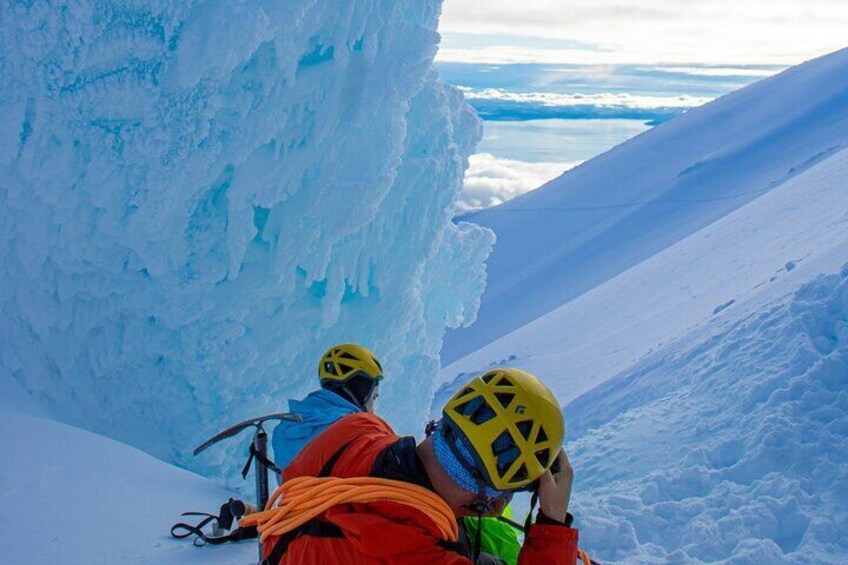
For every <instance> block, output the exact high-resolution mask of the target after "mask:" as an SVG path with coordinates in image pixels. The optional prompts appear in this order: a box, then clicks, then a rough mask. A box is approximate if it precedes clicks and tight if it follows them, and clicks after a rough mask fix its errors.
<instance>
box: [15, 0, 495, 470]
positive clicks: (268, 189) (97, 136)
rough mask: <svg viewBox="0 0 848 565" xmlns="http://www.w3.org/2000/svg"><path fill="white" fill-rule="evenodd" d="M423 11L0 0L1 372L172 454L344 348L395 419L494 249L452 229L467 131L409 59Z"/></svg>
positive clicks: (424, 31)
mask: <svg viewBox="0 0 848 565" xmlns="http://www.w3.org/2000/svg"><path fill="white" fill-rule="evenodd" d="M440 8H441V1H440V0H350V1H347V2H335V1H332V0H287V1H285V2H279V1H272V0H268V1H257V0H252V1H250V2H232V1H228V0H220V1H215V0H210V1H195V2H191V1H184V2H166V1H164V0H162V1H156V0H139V1H134V2H101V1H94V0H79V1H75V2H48V1H35V2H28V3H23V2H19V3H11V4H10V3H4V4H3V6H2V8H0V10H2V12H1V13H0V41H1V42H2V52H3V57H2V58H0V70H2V77H3V80H2V84H0V136H1V137H0V269H2V271H0V322H2V334H3V335H2V340H0V371H5V372H8V373H11V374H12V375H13V376H14V377H15V379H16V380H17V381H18V382H20V383H21V384H22V385H23V386H24V387H26V388H27V389H28V390H29V391H30V392H31V393H32V394H33V395H35V396H37V397H38V398H39V399H40V400H42V401H43V402H44V403H46V404H48V405H50V407H51V408H52V410H53V411H54V412H55V413H56V414H57V415H58V416H59V417H61V418H62V419H65V420H68V421H71V422H73V423H76V424H81V425H83V426H85V427H88V428H90V429H93V430H95V431H98V432H102V433H106V434H107V435H110V436H112V437H115V438H118V439H121V440H124V441H128V442H130V443H132V444H134V445H137V446H140V447H142V448H143V449H145V450H148V451H150V452H152V453H154V454H155V455H157V456H160V457H163V458H165V459H169V460H176V461H179V462H182V463H184V464H185V463H190V461H189V459H188V457H187V454H188V453H189V452H190V449H191V447H192V446H193V445H194V444H196V443H197V441H198V440H200V439H202V438H204V437H205V436H208V435H210V434H211V433H212V432H214V431H216V430H217V429H218V428H220V427H221V426H224V425H225V424H228V423H230V422H232V421H234V420H238V419H240V418H242V417H246V416H250V415H255V414H258V413H262V412H265V411H272V410H278V409H284V408H285V405H284V403H283V400H284V399H286V398H288V397H290V396H293V395H295V396H296V395H299V394H303V393H305V392H307V391H308V390H309V389H311V388H313V387H314V386H315V381H314V378H315V362H316V359H317V357H318V355H320V353H321V352H322V350H323V349H324V348H326V347H327V346H328V345H329V344H331V343H332V342H336V341H340V340H355V341H360V342H362V343H364V344H367V345H368V346H370V347H371V348H373V349H374V351H375V352H377V353H378V355H379V356H380V357H381V359H382V360H383V361H385V363H384V365H385V366H386V369H387V374H388V378H387V380H386V383H385V386H384V390H383V395H382V399H381V402H380V405H379V409H380V411H381V412H383V413H384V414H385V415H386V416H388V417H389V419H391V420H392V421H393V422H394V423H395V424H397V425H398V426H397V427H398V428H399V430H400V431H403V432H413V431H417V430H418V428H419V426H420V425H421V424H422V422H423V418H424V416H425V411H426V409H425V407H426V405H427V402H426V397H427V396H429V395H430V394H431V393H432V389H433V386H434V382H435V379H436V375H437V371H438V367H439V360H438V352H439V348H440V344H441V339H442V336H443V334H444V331H445V328H446V327H447V326H451V327H454V326H457V325H459V324H462V323H467V322H469V321H470V320H471V319H473V317H474V316H475V313H476V309H477V305H478V297H479V294H480V293H481V291H482V289H483V286H484V277H485V273H484V267H483V260H484V259H485V257H486V255H487V254H488V252H489V249H490V247H491V244H492V239H493V237H492V236H491V234H490V232H488V231H486V230H484V229H482V228H479V227H476V226H472V225H469V224H465V225H459V226H457V225H454V224H453V223H452V222H451V211H452V209H453V202H454V200H455V197H456V194H457V192H458V190H459V189H460V185H461V178H462V174H463V171H464V169H465V167H466V165H467V156H468V155H469V154H470V153H471V152H472V150H473V147H474V145H475V143H476V141H477V140H478V138H479V135H480V126H479V122H478V120H477V118H476V116H475V115H474V113H473V112H472V111H471V110H470V108H469V107H468V106H467V105H466V104H465V102H464V100H463V98H462V96H461V95H460V93H458V92H457V91H456V90H454V89H452V88H450V87H448V86H446V85H444V84H443V83H442V82H441V81H440V79H439V77H438V76H437V74H436V73H435V72H434V70H433V68H432V59H433V56H434V54H435V51H436V46H437V43H438V35H437V33H436V31H435V30H436V26H437V23H438V16H439V12H440ZM240 451H241V450H239V452H240ZM217 463H218V461H213V460H212V459H207V460H205V461H204V462H203V463H202V464H197V463H194V465H195V466H196V468H200V469H201V470H206V471H209V470H210V469H211V467H212V466H213V465H215V468H216V469H218V468H219V466H218V465H217ZM229 463H230V465H231V464H232V461H229ZM228 468H229V467H228ZM219 472H220V469H219Z"/></svg>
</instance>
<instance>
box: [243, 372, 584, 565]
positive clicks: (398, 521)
mask: <svg viewBox="0 0 848 565" xmlns="http://www.w3.org/2000/svg"><path fill="white" fill-rule="evenodd" d="M564 433H565V429H564V422H563V417H562V413H561V411H560V407H559V404H558V402H557V400H556V398H555V397H554V396H553V394H552V393H551V392H550V390H548V389H547V387H545V385H543V384H542V383H541V382H540V381H539V380H538V379H536V377H534V376H532V375H530V374H528V373H525V372H523V371H519V370H517V369H495V370H492V371H489V372H487V373H485V374H483V375H481V376H479V377H477V378H475V379H473V380H472V381H471V382H470V383H468V384H467V385H466V386H465V387H463V388H462V389H461V390H460V391H459V392H458V393H457V394H455V395H454V396H453V398H452V399H451V400H450V401H449V402H448V403H447V405H446V406H445V408H444V411H443V414H442V419H441V420H440V421H439V422H437V423H434V424H433V425H431V426H429V429H428V436H427V438H426V439H425V440H424V441H423V442H421V443H420V444H419V445H416V444H415V441H414V439H413V438H411V437H399V436H397V435H396V434H395V433H394V432H393V431H392V429H391V427H389V425H388V424H387V423H386V422H385V421H383V420H382V419H381V418H379V417H378V416H376V415H374V414H368V413H356V414H351V415H348V416H345V417H343V418H341V419H340V420H338V421H336V422H335V423H334V424H332V425H331V426H330V427H329V428H327V429H326V430H325V431H324V432H322V433H321V434H320V435H318V436H317V437H316V438H315V439H314V440H312V441H311V442H310V443H309V444H308V445H307V446H306V447H305V448H304V449H303V451H301V453H300V455H299V456H298V457H297V458H296V459H295V460H294V461H293V462H292V463H291V464H290V465H289V466H288V467H286V469H285V470H284V472H283V479H284V480H283V486H281V487H280V491H281V492H280V493H278V496H277V499H272V503H276V504H285V500H286V497H287V493H286V492H283V491H285V489H286V488H287V485H288V486H289V487H294V488H300V487H301V486H303V483H304V482H305V483H309V484H308V485H306V487H305V488H307V490H306V491H304V492H305V493H306V494H307V496H303V495H302V494H303V493H301V496H300V498H297V497H296V496H295V494H294V493H292V492H290V493H289V495H291V496H292V497H295V498H294V499H293V500H296V501H298V502H297V504H295V503H294V502H292V503H291V504H290V506H292V507H290V508H285V509H283V508H270V509H269V510H268V511H266V512H264V513H260V514H258V515H254V516H252V517H249V518H248V519H245V521H243V522H245V524H243V525H258V529H259V532H260V533H263V532H265V533H264V541H265V543H264V545H263V557H264V561H263V564H264V565H294V564H297V565H319V564H320V565H324V564H330V563H341V564H351V565H378V564H380V565H395V564H396V565H432V564H447V565H471V564H472V563H475V562H478V561H477V558H478V556H479V539H478V540H477V544H475V543H474V542H473V541H469V540H462V539H456V531H457V530H456V523H455V522H456V517H460V516H495V515H499V514H500V513H501V511H502V510H503V508H504V506H505V505H506V504H507V503H508V502H509V500H510V498H511V496H512V493H513V492H515V491H518V490H537V492H538V497H539V503H540V511H539V513H538V515H537V517H536V520H535V523H534V524H533V525H532V526H531V527H530V529H529V531H528V532H527V535H526V537H525V541H524V545H523V547H522V550H521V554H520V556H519V561H518V563H519V565H542V564H545V565H548V564H550V565H573V564H575V563H576V562H577V557H578V549H577V530H575V529H572V528H571V521H572V520H573V518H572V516H571V514H569V513H568V502H569V498H570V495H571V485H572V480H573V470H572V468H571V465H570V463H569V461H568V458H567V457H566V454H565V451H564V450H563V449H562V447H561V445H562V441H563V437H564ZM552 471H553V472H552ZM308 477H329V478H328V479H324V480H323V482H322V481H316V480H314V479H308ZM361 477H372V479H362V478H361ZM385 479H390V480H389V481H385ZM346 480H347V481H346ZM369 481H371V482H373V483H375V484H374V485H371V486H366V487H363V486H362V484H364V483H368V482H369ZM299 482H300V483H301V485H300V486H298V483H299ZM313 483H320V484H317V485H316V486H313V487H310V486H309V485H311V484H313ZM347 483H356V486H351V485H350V484H347ZM377 483H379V484H385V485H392V486H393V488H394V487H395V486H396V487H397V488H395V489H394V490H395V491H400V493H401V494H396V495H395V498H391V497H387V495H385V494H380V493H379V490H380V488H382V487H378V486H377ZM328 484H332V485H334V486H333V489H334V490H333V492H342V490H344V489H347V492H348V495H344V494H340V495H338V496H336V495H332V496H331V495H324V493H323V492H322V491H321V490H315V492H314V494H313V493H311V491H309V490H308V488H313V489H320V488H325V485H328ZM326 488H330V487H326ZM406 491H409V492H406ZM325 492H326V491H325ZM374 492H377V494H373V493H374ZM351 493H359V494H358V496H359V498H355V497H354V496H352V495H351ZM369 493H371V494H369ZM433 493H435V494H436V495H438V496H433ZM345 496H347V498H345ZM410 496H412V497H413V498H414V497H417V498H415V500H421V501H422V502H420V503H410V502H409V501H408V500H407V498H409V497H410ZM363 499H365V500H367V501H366V502H362V500H363ZM352 500H357V501H356V502H351V501H352ZM280 501H283V502H280ZM428 501H435V504H433V503H432V502H428ZM428 504H430V505H431V506H427V505H428ZM298 505H300V506H310V507H312V508H311V509H312V514H303V515H302V516H299V515H298V514H297V512H298V509H297V508H293V507H294V506H298ZM269 506H270V505H269ZM439 508H441V509H442V514H439V513H438V510H439ZM275 511H277V514H275ZM280 512H282V513H284V514H285V516H282V515H280ZM316 512H319V513H317V514H316ZM313 516H314V517H313ZM434 516H436V518H439V517H440V516H441V517H445V516H447V519H446V520H445V519H442V520H441V521H439V520H437V519H435V518H434ZM283 518H284V519H285V520H283ZM275 521H276V525H275ZM445 522H452V524H447V525H445ZM281 524H283V526H281ZM285 524H294V525H292V526H287V525H285ZM451 527H452V529H453V535H452V536H451V535H450V530H451ZM274 528H276V529H274ZM272 531H274V532H276V534H275V535H270V534H271V532H272ZM446 531H447V532H448V533H447V534H445V532H446ZM446 536H447V538H446ZM448 538H450V539H448ZM480 562H483V561H482V560H481V561H480ZM492 562H497V561H492Z"/></svg>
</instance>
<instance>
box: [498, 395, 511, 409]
mask: <svg viewBox="0 0 848 565" xmlns="http://www.w3.org/2000/svg"><path fill="white" fill-rule="evenodd" d="M495 398H497V399H498V402H500V403H501V406H503V407H504V408H507V407H508V406H509V404H510V402H512V399H513V398H515V394H513V393H511V392H496V393H495Z"/></svg>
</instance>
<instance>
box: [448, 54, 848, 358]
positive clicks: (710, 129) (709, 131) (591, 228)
mask: <svg viewBox="0 0 848 565" xmlns="http://www.w3.org/2000/svg"><path fill="white" fill-rule="evenodd" d="M846 146H848V50H844V51H840V52H837V53H834V54H831V55H828V56H826V57H822V58H820V59H817V60H814V61H811V62H809V63H807V64H804V65H800V66H798V67H794V68H792V69H789V70H787V71H785V72H784V73H782V74H780V75H778V76H775V77H771V78H768V79H766V80H763V81H761V82H759V83H757V84H754V85H751V86H750V87H747V88H745V89H742V90H740V91H737V92H734V93H732V94H729V95H727V96H724V97H722V98H720V99H719V100H717V101H715V102H713V103H710V104H707V105H706V106H703V107H700V108H697V109H694V110H691V111H689V112H688V113H686V114H684V115H683V116H680V117H678V118H675V119H674V120H672V121H671V122H668V123H666V124H663V125H661V126H659V127H657V128H654V129H652V130H650V131H648V132H646V133H644V134H642V135H640V136H638V137H636V138H634V139H632V140H630V141H629V142H627V143H625V144H623V145H621V146H619V147H617V148H615V149H613V150H611V151H609V152H608V153H606V154H604V155H601V156H599V157H597V158H595V159H592V160H591V161H589V162H587V163H584V164H583V165H582V166H580V167H577V168H576V169H573V170H571V171H569V172H567V173H566V174H564V175H563V176H562V177H560V178H558V179H556V180H554V181H551V182H550V183H548V184H547V185H545V186H544V187H542V188H540V189H538V190H536V191H533V192H531V193H528V194H526V195H524V196H522V197H520V198H516V199H514V200H512V201H510V202H508V203H506V204H504V205H501V206H498V207H496V208H492V209H488V210H484V211H481V212H478V213H474V214H471V215H468V216H466V217H465V218H466V219H470V220H471V221H473V222H476V223H479V224H480V225H484V226H487V227H490V228H492V229H493V230H494V231H495V233H496V235H497V238H498V239H497V244H496V245H495V249H494V252H493V254H492V256H491V257H490V259H489V261H488V280H487V287H486V290H485V292H484V294H483V297H482V304H481V308H480V312H479V316H478V319H477V322H476V323H475V324H474V325H472V326H471V327H468V328H462V329H459V330H456V331H451V332H449V333H448V335H447V337H446V340H445V347H444V348H443V350H442V358H443V362H444V363H445V365H447V364H450V363H451V362H453V361H456V360H457V359H459V358H461V357H462V356H464V355H467V354H469V353H471V352H473V351H475V350H477V349H479V348H480V347H483V346H484V345H486V344H487V343H490V342H492V341H494V340H495V339H497V338H499V337H501V336H503V335H506V334H508V333H509V332H511V331H513V330H516V329H518V328H519V327H521V326H523V325H524V324H527V323H529V322H531V321H532V320H534V319H536V318H538V317H539V316H542V315H544V314H546V313H547V312H550V311H551V310H553V309H554V308H556V307H558V306H561V305H563V304H565V303H567V302H569V301H570V300H573V299H575V298H576V297H578V296H580V295H581V294H583V293H585V292H587V291H589V290H590V289H592V288H594V287H596V286H598V285H600V284H602V283H603V282H604V281H607V280H609V279H611V278H612V277H614V276H616V275H617V274H619V273H621V272H623V271H625V270H627V269H628V268H630V267H632V266H634V265H636V264H638V263H640V262H641V261H644V260H645V259H648V258H649V257H651V256H652V255H654V254H656V253H658V252H660V251H662V250H663V249H665V248H667V247H668V246H670V245H672V244H674V243H675V242H677V241H680V240H682V239H684V238H685V237H687V236H688V235H690V234H692V233H694V232H696V231H697V230H699V229H701V228H703V227H705V226H707V225H709V224H710V223H711V222H713V221H715V220H717V219H719V218H721V217H722V216H724V215H726V214H727V213H729V212H731V211H733V210H735V209H737V208H739V207H740V206H743V205H744V204H745V203H747V202H750V201H751V200H753V199H755V198H757V197H758V196H760V195H762V194H764V193H766V192H768V191H769V190H772V189H773V188H775V187H776V186H780V185H781V184H782V183H784V182H786V181H787V180H789V179H791V178H792V177H794V176H796V175H798V174H799V173H801V172H803V171H805V170H807V169H809V168H810V167H811V166H813V165H815V164H816V163H819V162H821V161H822V160H824V159H826V158H827V157H828V156H831V155H834V154H835V153H836V152H838V151H839V150H840V149H841V148H844V147H846Z"/></svg>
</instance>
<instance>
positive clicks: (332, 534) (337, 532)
mask: <svg viewBox="0 0 848 565" xmlns="http://www.w3.org/2000/svg"><path fill="white" fill-rule="evenodd" d="M301 536H314V537H320V538H343V537H345V535H344V532H343V531H342V529H341V528H340V527H338V526H337V525H335V524H331V523H330V522H324V521H323V520H318V519H315V520H310V521H308V522H306V523H305V524H303V525H302V526H300V527H298V528H295V529H294V530H292V531H290V532H286V533H285V534H283V535H282V536H280V538H279V539H278V540H277V543H275V544H274V548H273V549H272V550H271V553H269V554H268V557H266V558H265V559H263V560H262V563H260V564H259V565H279V563H280V561H281V560H282V559H283V555H285V553H286V551H288V549H289V545H290V544H291V543H292V542H293V541H294V540H296V539H297V538H299V537H301Z"/></svg>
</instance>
